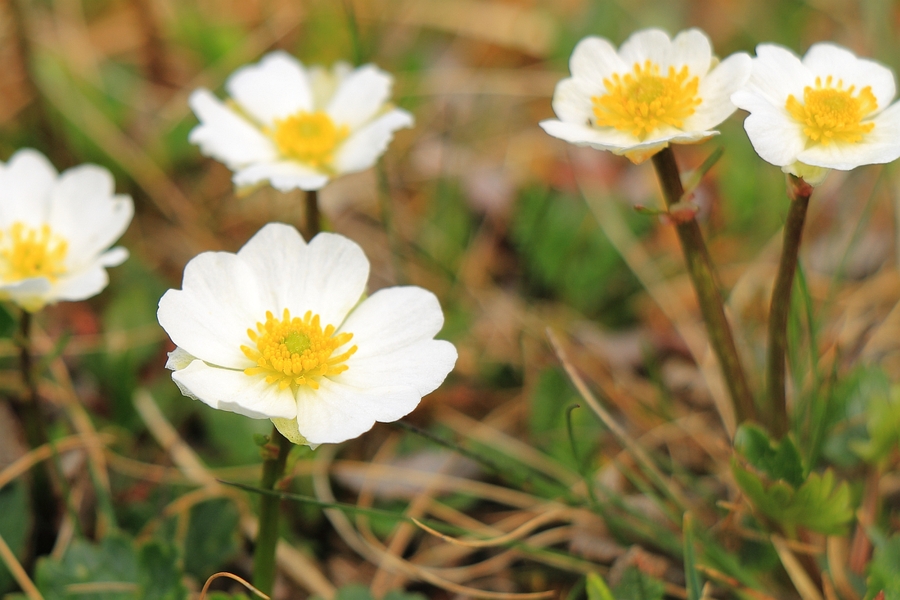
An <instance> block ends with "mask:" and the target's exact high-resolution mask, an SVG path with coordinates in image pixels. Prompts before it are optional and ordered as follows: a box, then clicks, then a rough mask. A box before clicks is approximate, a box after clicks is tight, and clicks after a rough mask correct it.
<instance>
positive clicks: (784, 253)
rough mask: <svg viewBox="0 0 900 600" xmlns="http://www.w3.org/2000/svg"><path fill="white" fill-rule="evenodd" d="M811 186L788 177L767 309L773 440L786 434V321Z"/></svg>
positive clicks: (769, 421)
mask: <svg viewBox="0 0 900 600" xmlns="http://www.w3.org/2000/svg"><path fill="white" fill-rule="evenodd" d="M812 190H813V188H812V186H810V185H809V184H808V183H806V182H805V181H803V179H800V178H797V177H794V176H793V175H789V176H788V195H789V196H790V198H791V206H790V208H789V209H788V214H787V220H786V221H785V223H784V243H783V246H782V249H781V262H780V263H779V264H778V274H777V275H776V277H775V287H774V288H773V289H772V302H771V305H770V307H769V357H768V364H767V369H768V378H767V384H768V390H767V391H768V396H769V405H768V409H769V411H770V412H769V415H768V425H769V430H770V431H771V433H772V436H773V437H774V438H780V437H782V436H783V435H784V434H785V433H787V431H788V415H787V402H786V400H785V350H786V348H787V322H788V314H789V313H790V309H791V289H792V288H793V286H794V274H795V272H796V271H797V259H798V256H799V254H800V240H801V238H802V236H803V223H804V222H805V221H806V210H807V208H808V207H809V197H810V195H811V194H812Z"/></svg>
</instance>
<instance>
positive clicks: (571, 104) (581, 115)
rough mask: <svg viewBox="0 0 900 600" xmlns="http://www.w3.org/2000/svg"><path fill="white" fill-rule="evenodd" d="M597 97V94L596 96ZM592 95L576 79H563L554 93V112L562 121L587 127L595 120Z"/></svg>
mask: <svg viewBox="0 0 900 600" xmlns="http://www.w3.org/2000/svg"><path fill="white" fill-rule="evenodd" d="M595 95H596V94H595ZM591 96H592V95H591V93H590V92H589V91H588V90H587V89H586V88H585V86H584V85H583V84H581V83H579V82H578V81H576V80H575V79H574V78H571V77H570V78H568V79H563V80H562V81H560V82H559V83H558V84H556V91H555V92H553V112H555V113H556V116H557V117H559V118H560V120H562V121H566V122H569V123H577V124H580V125H587V124H588V123H590V122H591V121H592V120H593V118H594V103H593V101H592V100H591Z"/></svg>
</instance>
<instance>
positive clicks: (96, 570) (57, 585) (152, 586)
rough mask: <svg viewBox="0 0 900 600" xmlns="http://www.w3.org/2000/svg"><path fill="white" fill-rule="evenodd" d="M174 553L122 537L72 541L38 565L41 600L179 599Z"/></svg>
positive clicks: (180, 588)
mask: <svg viewBox="0 0 900 600" xmlns="http://www.w3.org/2000/svg"><path fill="white" fill-rule="evenodd" d="M177 565H178V556H177V553H176V551H175V550H174V548H171V547H169V546H165V545H163V544H161V543H159V542H150V543H149V544H145V545H144V546H142V547H141V548H140V549H137V548H136V547H135V545H134V542H133V541H132V540H131V539H130V538H129V537H127V536H125V535H123V534H114V535H110V536H108V537H106V538H104V539H103V540H101V541H100V542H99V543H97V544H91V543H89V542H87V541H86V540H75V541H74V542H72V545H71V546H69V548H68V550H67V551H66V553H65V555H64V556H63V557H62V558H61V559H59V560H55V559H52V558H47V557H44V558H42V559H40V560H39V561H38V566H37V571H36V575H35V583H36V584H37V586H38V589H39V590H40V592H41V593H42V594H43V596H44V598H45V600H76V599H78V600H83V599H84V598H102V599H103V600H181V599H182V598H185V597H187V590H186V588H185V587H184V585H183V584H182V582H181V572H180V570H179V569H178V567H177Z"/></svg>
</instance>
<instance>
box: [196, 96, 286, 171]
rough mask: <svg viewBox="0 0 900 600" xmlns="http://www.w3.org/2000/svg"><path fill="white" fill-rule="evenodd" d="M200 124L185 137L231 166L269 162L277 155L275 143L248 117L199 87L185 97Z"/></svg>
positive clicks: (203, 150)
mask: <svg viewBox="0 0 900 600" xmlns="http://www.w3.org/2000/svg"><path fill="white" fill-rule="evenodd" d="M188 102H189V104H190V105H191V109H193V111H194V114H196V115H197V118H198V119H199V120H200V125H198V126H197V127H194V129H193V130H192V131H191V133H190V136H189V137H188V139H189V140H190V142H191V143H192V144H197V145H198V146H200V151H201V152H203V154H205V155H207V156H211V157H213V158H215V159H216V160H219V161H221V162H223V163H225V165H226V166H227V167H228V168H229V169H231V170H235V169H239V168H241V167H243V166H245V165H248V164H251V163H256V162H265V161H272V160H275V158H276V157H277V156H278V152H277V151H276V149H275V145H274V144H273V143H272V141H271V140H269V138H267V137H266V136H265V135H263V133H262V132H261V131H260V130H259V129H257V128H256V126H255V125H253V124H251V123H250V122H249V121H248V120H247V119H245V118H244V117H242V116H240V115H238V114H237V113H236V112H234V111H233V110H232V109H230V108H229V107H227V106H226V105H225V104H223V103H222V102H221V101H219V99H218V98H216V97H215V96H213V95H212V94H211V93H210V92H209V90H204V89H199V90H196V91H195V92H194V93H193V94H191V97H190V99H189V100H188Z"/></svg>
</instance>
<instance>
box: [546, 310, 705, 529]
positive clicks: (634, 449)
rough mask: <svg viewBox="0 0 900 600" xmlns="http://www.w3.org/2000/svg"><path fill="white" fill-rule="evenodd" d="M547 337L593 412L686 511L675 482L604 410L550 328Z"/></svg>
mask: <svg viewBox="0 0 900 600" xmlns="http://www.w3.org/2000/svg"><path fill="white" fill-rule="evenodd" d="M547 337H548V338H549V339H550V344H551V345H552V346H553V350H554V351H555V352H556V356H557V357H558V358H559V362H560V364H562V367H563V369H565V371H566V374H567V375H568V376H569V379H570V380H571V381H572V383H573V384H574V385H575V388H576V389H577V390H578V393H579V394H580V395H581V397H582V398H583V399H584V401H585V402H587V404H588V406H590V407H591V410H593V411H594V412H595V413H596V414H597V416H598V417H599V418H600V420H601V421H602V422H603V424H604V425H605V426H606V427H607V428H608V429H609V430H610V432H611V433H612V434H613V435H614V436H615V437H616V439H617V440H618V441H619V443H620V444H622V445H623V446H624V447H625V448H626V449H627V450H628V451H629V452H630V453H631V456H632V457H634V459H635V460H636V461H638V462H639V463H640V464H641V466H642V467H644V468H645V469H646V470H647V471H648V474H649V475H650V477H651V478H652V479H653V480H654V483H655V484H656V485H657V486H659V487H660V489H661V490H662V491H664V492H666V493H667V494H668V495H669V497H670V498H672V499H673V500H674V501H675V502H677V503H678V504H679V508H680V509H681V510H682V511H684V510H686V509H687V507H688V502H687V499H686V498H685V497H684V494H683V493H682V492H681V490H680V489H679V488H678V486H677V485H676V484H675V483H674V482H673V481H671V480H670V479H668V478H667V477H666V476H665V475H664V474H663V472H662V471H660V470H659V468H658V467H657V466H656V464H655V463H654V462H653V459H651V458H650V457H649V456H648V455H647V453H646V452H645V451H644V449H643V448H642V447H641V446H640V444H638V443H637V442H635V441H634V440H633V439H632V438H631V436H629V435H628V433H627V432H626V431H625V430H624V429H622V427H621V426H620V425H619V424H618V423H616V420H615V419H613V418H612V415H611V414H609V413H608V412H607V411H606V409H605V408H603V405H602V404H600V402H598V401H597V398H596V397H594V394H593V393H592V392H591V390H590V389H588V386H587V384H586V383H585V382H584V379H582V378H581V375H579V374H578V371H576V370H575V367H574V365H572V361H570V360H569V357H568V354H567V353H566V350H565V348H563V346H562V344H561V343H560V341H559V338H558V337H557V336H556V334H555V333H554V332H553V330H552V329H550V328H549V327H548V328H547Z"/></svg>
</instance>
